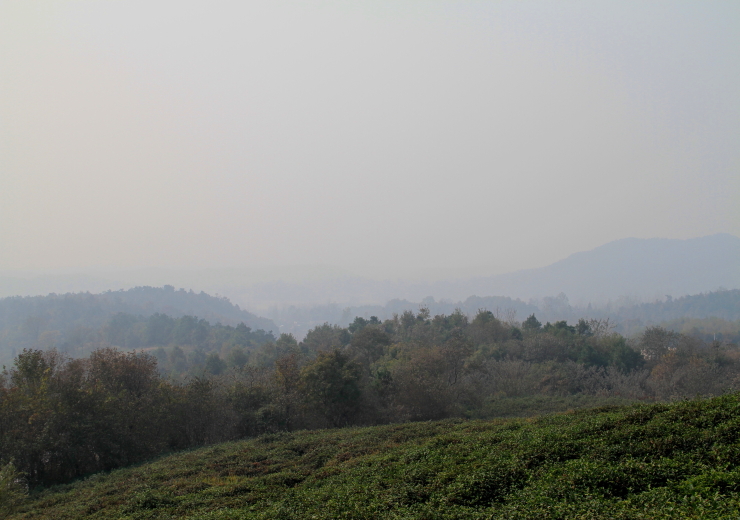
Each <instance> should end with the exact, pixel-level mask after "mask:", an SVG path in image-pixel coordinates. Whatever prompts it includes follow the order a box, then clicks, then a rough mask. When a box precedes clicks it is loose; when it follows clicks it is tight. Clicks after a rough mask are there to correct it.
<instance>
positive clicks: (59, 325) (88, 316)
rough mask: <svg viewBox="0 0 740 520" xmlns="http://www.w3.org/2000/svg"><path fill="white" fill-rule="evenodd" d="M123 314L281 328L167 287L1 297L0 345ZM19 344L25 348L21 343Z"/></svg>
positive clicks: (205, 296)
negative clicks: (185, 317) (6, 340)
mask: <svg viewBox="0 0 740 520" xmlns="http://www.w3.org/2000/svg"><path fill="white" fill-rule="evenodd" d="M118 313H125V314H129V315H134V316H143V317H148V316H152V315H154V314H157V313H159V314H166V315H168V316H170V317H173V318H178V317H181V316H197V317H198V318H200V319H204V320H206V321H208V322H210V323H219V322H220V323H222V324H224V325H237V324H239V323H244V324H245V325H246V326H247V327H250V328H251V329H254V330H259V329H261V330H264V331H266V332H269V331H275V332H277V330H278V328H277V326H276V325H275V323H274V322H273V321H272V320H269V319H267V318H261V317H259V316H256V315H254V314H252V313H250V312H247V311H245V310H243V309H240V308H239V306H238V305H234V304H232V303H231V302H230V301H229V300H228V299H226V298H219V297H216V296H210V295H208V294H206V293H204V292H201V293H195V292H193V291H185V290H184V289H180V290H175V288H174V287H172V286H170V285H165V286H164V287H136V288H133V289H129V290H125V291H108V292H104V293H101V294H90V293H68V294H49V295H48V296H26V297H21V296H14V297H9V298H2V299H0V344H1V343H4V342H3V341H2V339H3V338H5V339H8V338H9V337H10V336H14V337H19V335H21V336H23V338H26V339H29V338H30V340H32V341H33V342H34V343H37V342H38V340H39V338H40V337H41V336H42V335H43V334H44V332H54V333H59V334H66V333H68V332H69V331H72V330H74V329H76V328H80V327H83V328H91V329H98V328H100V327H102V326H103V325H104V324H106V323H107V322H108V320H110V318H111V317H113V316H115V315H116V314H118ZM21 339H22V338H21ZM14 343H17V344H18V345H20V343H18V342H14ZM21 343H22V342H21ZM0 354H2V353H1V352H0Z"/></svg>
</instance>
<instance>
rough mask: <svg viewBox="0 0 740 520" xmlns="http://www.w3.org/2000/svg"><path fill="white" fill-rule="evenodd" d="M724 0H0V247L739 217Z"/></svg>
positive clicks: (660, 224)
mask: <svg viewBox="0 0 740 520" xmlns="http://www.w3.org/2000/svg"><path fill="white" fill-rule="evenodd" d="M739 144H740V2H737V1H736V0H732V1H727V2H719V1H714V2H699V1H695V2H678V1H670V2H644V1H639V2H625V1H623V0H619V1H614V2H594V1H587V2H586V1H584V2H575V1H574V2H549V1H548V2H521V1H516V2H493V1H491V2H472V1H470V2H465V1H458V2H443V1H431V0H423V1H407V2H403V1H388V2H382V1H378V0H373V1H352V2H349V1H345V2H339V1H334V2H331V1H323V2H309V1H296V2H281V1H276V0H269V1H265V2H248V1H239V2H236V1H234V2H219V1H208V2H205V1H202V2H193V1H182V0H181V1H167V2H163V1H153V0H147V1H136V0H125V1H114V0H107V1H106V0H96V1H59V0H55V1H28V0H12V1H11V0H0V270H18V269H27V270H50V269H60V268H66V269H86V268H91V267H113V268H131V267H177V268H206V267H219V268H220V267H254V266H266V265H294V264H302V265H305V264H311V265H314V264H327V265H332V266H337V267H340V268H343V269H348V270H350V271H353V272H356V273H359V274H367V275H374V276H392V277H395V276H427V275H430V276H431V275H437V276H442V275H445V276H448V275H452V274H460V275H463V274H468V273H472V272H476V273H481V274H482V272H488V273H490V274H493V273H494V272H501V271H507V270H513V269H517V268H526V267H536V266H542V265H546V264H548V263H551V262H553V261H555V260H558V259H560V258H563V257H565V256H567V255H568V254H570V253H573V252H576V251H581V250H587V249H591V248H593V247H596V246H599V245H601V244H604V243H606V242H609V241H611V240H615V239H619V238H625V237H669V238H689V237H695V236H701V235H706V234H712V233H717V232H729V233H732V234H734V235H740V146H738V145H739Z"/></svg>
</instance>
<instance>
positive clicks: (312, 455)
mask: <svg viewBox="0 0 740 520" xmlns="http://www.w3.org/2000/svg"><path fill="white" fill-rule="evenodd" d="M739 433H740V394H728V395H724V396H721V397H715V398H711V399H706V400H699V399H697V400H690V401H678V402H675V403H672V404H659V405H632V406H626V407H614V406H611V407H605V408H600V409H594V410H579V411H571V412H567V413H562V414H557V415H549V416H542V417H539V418H530V419H508V420H493V421H480V420H470V421H467V420H460V419H447V420H443V421H437V422H418V423H406V424H396V425H386V426H376V427H367V428H345V429H338V430H319V431H295V432H281V433H275V434H269V435H263V436H261V437H258V438H256V439H251V440H245V441H240V442H231V443H225V444H218V445H214V446H210V447H206V448H202V449H199V450H195V451H188V452H182V453H179V454H175V455H171V456H168V457H164V458H161V459H159V460H157V461H155V462H152V463H149V464H145V465H140V466H137V467H131V468H127V469H120V470H115V471H113V472H111V473H108V474H99V475H95V476H93V477H90V478H88V479H86V480H80V481H77V482H75V483H73V484H66V485H61V486H56V487H51V488H47V489H42V490H38V491H36V492H34V493H32V494H31V496H30V497H29V498H28V499H27V500H26V501H25V502H24V503H23V504H21V506H20V508H19V510H18V511H17V512H16V513H15V514H14V515H12V516H11V518H14V519H28V520H30V519H37V520H41V519H52V518H53V519H72V518H97V519H108V518H111V519H112V518H116V519H120V518H131V519H134V518H152V519H164V518H168V519H169V518H188V519H242V518H254V519H265V520H266V519H279V518H284V519H311V518H317V519H331V518H350V519H366V518H391V519H401V518H404V519H406V518H415V519H419V520H421V519H494V518H501V519H504V518H506V519H510V518H518V519H538V520H542V519H565V518H579V519H597V518H622V519H655V518H676V519H678V518H696V519H706V518H717V519H719V518H737V516H738V511H740V443H739V441H738V439H739V436H738V435H739Z"/></svg>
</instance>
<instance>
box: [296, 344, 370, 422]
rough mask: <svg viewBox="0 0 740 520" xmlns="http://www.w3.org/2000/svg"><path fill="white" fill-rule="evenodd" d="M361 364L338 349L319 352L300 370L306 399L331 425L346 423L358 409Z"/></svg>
mask: <svg viewBox="0 0 740 520" xmlns="http://www.w3.org/2000/svg"><path fill="white" fill-rule="evenodd" d="M360 377H361V369H360V365H358V364H357V363H356V362H354V361H352V360H351V359H350V358H349V357H348V356H347V355H346V354H344V353H343V352H342V351H340V350H339V349H334V350H331V351H329V352H321V353H319V355H318V357H317V358H316V360H314V361H313V362H312V363H311V364H309V365H307V366H305V367H304V368H303V370H301V388H302V390H303V395H304V396H305V399H306V401H307V402H308V403H309V404H311V405H313V406H314V407H315V409H316V410H317V411H318V413H319V414H320V415H322V416H323V417H324V418H325V419H326V420H327V421H328V422H329V424H331V425H332V426H334V427H339V426H345V425H347V424H349V423H350V421H351V419H352V418H353V416H354V415H355V413H356V412H357V410H358V407H359V404H360V399H361V398H362V392H361V390H360V385H359V380H360Z"/></svg>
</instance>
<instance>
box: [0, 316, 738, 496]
mask: <svg viewBox="0 0 740 520" xmlns="http://www.w3.org/2000/svg"><path fill="white" fill-rule="evenodd" d="M126 319H128V318H126ZM183 319H184V318H178V319H174V318H169V317H163V316H161V315H160V316H158V317H150V318H147V320H145V321H141V322H138V321H137V322H136V323H139V324H140V325H141V324H144V325H143V326H142V327H143V328H141V329H140V330H142V331H146V332H142V334H145V336H142V337H147V338H150V340H151V341H152V342H163V341H168V342H177V341H188V342H189V344H190V345H191V347H190V350H189V352H190V353H192V352H196V351H199V350H202V349H204V348H205V346H208V345H210V343H208V341H209V340H208V338H209V337H214V336H211V335H203V334H202V331H203V330H205V329H203V328H200V327H201V326H202V327H205V324H204V323H201V320H197V319H195V318H192V319H190V318H189V319H187V320H185V321H182V320H183ZM120 320H122V321H125V320H124V317H120ZM149 320H152V321H149ZM150 323H151V324H152V327H151V328H149V324H150ZM108 325H110V324H108ZM208 327H210V329H208ZM208 327H205V328H206V329H207V330H210V331H211V332H212V331H213V330H219V331H220V330H222V329H220V328H219V327H223V326H210V325H209V326H208ZM237 329H240V327H232V328H231V329H226V328H225V329H223V330H227V331H230V334H231V336H229V338H230V339H229V340H228V341H226V342H221V343H219V342H216V343H214V345H218V348H215V349H212V350H210V351H209V353H208V354H207V355H206V358H205V359H204V360H203V361H202V363H201V364H199V365H197V370H196V369H194V368H193V367H190V368H188V369H187V370H186V371H185V372H182V373H179V372H178V373H177V377H173V376H170V375H168V372H167V371H166V370H162V369H161V366H160V361H158V357H157V356H156V353H157V350H159V349H155V350H150V351H141V350H137V351H129V352H125V351H122V350H120V349H117V348H114V346H112V345H118V346H122V344H121V341H124V340H125V338H124V339H123V340H122V339H121V338H118V339H117V340H115V341H113V340H114V339H115V338H116V337H117V336H116V334H117V332H116V331H119V332H120V331H129V330H139V329H136V327H134V328H133V329H132V328H131V327H129V326H126V327H121V328H118V329H117V328H116V327H111V328H109V329H107V331H104V332H101V334H110V336H108V339H109V340H111V343H109V344H102V345H100V346H99V347H98V348H96V349H95V350H93V351H92V352H91V353H90V354H89V356H87V357H84V358H76V359H74V358H71V357H69V356H68V355H66V354H65V353H63V352H60V351H58V350H54V349H51V350H40V349H25V350H24V351H23V352H22V353H20V354H19V355H18V356H17V357H16V358H15V360H14V363H13V365H12V366H11V367H10V368H9V369H7V370H5V371H4V372H3V375H2V381H0V383H1V384H0V463H1V464H7V463H8V462H9V461H11V460H12V461H13V463H14V465H15V467H16V468H18V470H19V471H21V472H22V473H23V474H24V475H25V476H26V479H27V481H28V483H29V484H30V485H31V486H37V485H48V484H53V483H60V482H66V481H69V480H71V479H74V478H77V477H80V476H82V475H86V474H89V473H92V472H97V471H104V470H110V469H113V468H117V467H121V466H125V465H129V464H132V463H136V462H139V461H143V460H146V459H149V458H151V457H154V456H156V455H158V454H160V453H164V452H169V451H175V450H181V449H185V448H189V447H194V446H200V445H203V444H208V443H215V442H221V441H226V440H231V439H237V438H241V437H246V436H253V435H258V434H261V433H265V432H275V431H284V430H295V429H312V428H325V427H342V426H348V425H372V424H383V423H391V422H402V421H419V420H433V419H442V418H445V417H491V416H494V415H496V413H497V410H500V408H497V404H500V403H501V402H505V401H507V400H515V401H516V400H518V401H516V402H517V403H522V402H523V401H522V400H527V399H535V398H537V399H555V398H558V399H565V398H570V397H573V396H590V397H591V398H593V399H595V401H594V400H592V401H591V402H598V399H610V398H618V399H622V400H649V401H654V400H667V399H672V398H676V397H681V396H695V395H698V394H699V395H701V394H719V393H723V392H725V391H727V390H730V389H733V388H737V386H738V384H739V383H740V352H739V351H738V349H737V345H735V344H730V343H722V342H716V341H712V342H706V341H703V340H701V339H699V338H695V337H692V336H690V335H686V334H680V333H676V332H671V331H668V330H666V329H663V328H660V327H652V328H649V329H647V330H646V331H645V332H644V333H643V334H642V335H641V336H640V337H639V338H636V339H635V340H631V341H629V340H627V339H626V338H625V337H623V336H621V335H619V334H617V333H615V332H614V331H613V330H612V328H611V326H610V324H609V322H608V321H599V320H584V319H581V320H579V321H578V322H576V323H574V324H569V323H567V322H565V321H558V322H555V323H545V324H542V323H541V322H540V321H539V320H538V319H537V318H536V316H535V315H534V314H533V315H530V316H529V317H528V318H527V319H526V320H524V321H523V322H521V323H519V322H515V321H513V320H509V321H505V320H502V319H499V318H498V317H496V316H495V315H494V314H493V313H492V312H490V311H484V310H481V311H479V312H478V313H477V314H476V315H475V316H474V317H473V318H472V319H471V318H469V317H468V316H467V315H466V314H464V313H462V312H460V311H456V312H453V313H451V314H449V315H444V314H440V315H436V316H431V313H430V312H429V309H427V308H421V309H420V310H419V311H418V312H411V311H406V312H403V313H402V314H400V315H399V314H397V315H394V316H393V317H392V318H391V319H387V320H384V321H382V320H379V319H377V318H375V317H371V318H370V319H364V318H361V317H358V318H356V319H355V320H354V322H353V323H352V324H350V326H348V327H339V326H333V325H329V324H324V325H321V326H318V327H315V328H314V329H312V330H311V331H310V332H309V333H308V334H307V335H306V337H305V338H304V339H303V341H301V342H298V341H296V340H295V338H294V337H293V336H291V335H289V334H282V335H280V336H279V337H278V338H276V339H275V338H270V337H267V336H263V337H261V339H260V340H259V341H257V340H254V338H252V339H253V340H254V341H251V342H250V341H242V340H239V339H238V336H239V334H243V333H248V334H253V333H252V332H251V330H249V328H248V327H246V326H244V327H242V328H241V329H240V330H239V331H237ZM150 333H151V334H152V336H148V334H150ZM159 333H162V334H163V335H162V336H157V334H159ZM218 333H220V332H218ZM218 333H215V332H214V333H213V334H216V335H217V334H218ZM180 334H182V336H180ZM209 334H210V333H209ZM155 338H156V339H155ZM262 340H264V341H262ZM126 341H127V340H126ZM240 341H241V342H240ZM199 342H200V343H199ZM229 342H231V343H229ZM124 344H125V345H128V343H124ZM193 345H195V346H193ZM197 345H201V347H198V346H197ZM176 348H179V349H180V350H181V351H182V352H185V348H184V347H181V346H180V345H175V346H171V347H169V349H170V350H169V353H172V352H175V349H176ZM162 349H164V347H162ZM169 353H168V356H169ZM165 363H170V360H169V358H167V359H166V360H165ZM217 365H218V366H217Z"/></svg>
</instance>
